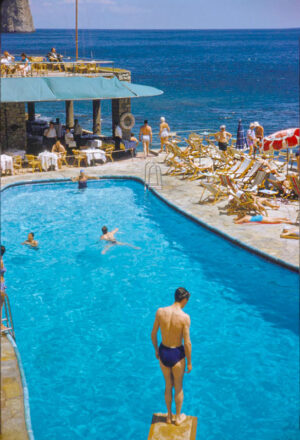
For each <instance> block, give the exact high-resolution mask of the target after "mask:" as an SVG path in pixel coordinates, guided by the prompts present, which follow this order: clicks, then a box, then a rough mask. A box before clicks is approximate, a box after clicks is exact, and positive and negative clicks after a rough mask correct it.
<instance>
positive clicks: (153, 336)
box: [151, 309, 159, 359]
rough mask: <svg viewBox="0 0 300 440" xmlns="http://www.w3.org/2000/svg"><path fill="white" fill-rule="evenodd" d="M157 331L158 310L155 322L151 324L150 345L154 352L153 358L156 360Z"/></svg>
mask: <svg viewBox="0 0 300 440" xmlns="http://www.w3.org/2000/svg"><path fill="white" fill-rule="evenodd" d="M158 329H159V309H158V310H157V312H156V316H155V321H154V324H153V328H152V332H151V340H152V344H153V347H154V350H155V356H156V357H157V359H159V353H158V345H157V332H158Z"/></svg>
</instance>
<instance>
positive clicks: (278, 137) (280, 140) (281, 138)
mask: <svg viewBox="0 0 300 440" xmlns="http://www.w3.org/2000/svg"><path fill="white" fill-rule="evenodd" d="M299 137H300V129H299V128H287V129H286V130H280V131H276V133H273V134H270V136H266V137H265V138H264V139H263V149H264V151H268V150H272V149H273V150H275V151H280V150H282V149H285V148H286V149H287V152H286V162H287V173H288V172H289V149H290V148H294V147H297V146H298V145H299Z"/></svg>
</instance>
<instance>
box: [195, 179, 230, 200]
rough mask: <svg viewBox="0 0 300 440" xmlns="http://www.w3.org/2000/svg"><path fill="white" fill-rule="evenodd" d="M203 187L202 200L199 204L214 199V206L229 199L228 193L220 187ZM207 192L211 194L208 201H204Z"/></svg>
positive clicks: (203, 184) (207, 185)
mask: <svg viewBox="0 0 300 440" xmlns="http://www.w3.org/2000/svg"><path fill="white" fill-rule="evenodd" d="M201 186H203V192H202V194H201V196H200V200H199V202H198V203H204V202H205V201H207V202H208V201H209V200H210V199H211V198H213V200H212V203H213V205H214V204H215V203H217V202H218V201H219V200H221V199H224V198H226V197H227V194H226V192H225V191H224V190H223V189H222V188H220V187H219V186H217V185H214V184H213V183H202V184H201ZM205 191H207V192H209V194H208V196H207V197H206V199H204V200H203V195H204V193H205Z"/></svg>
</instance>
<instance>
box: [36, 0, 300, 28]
mask: <svg viewBox="0 0 300 440" xmlns="http://www.w3.org/2000/svg"><path fill="white" fill-rule="evenodd" d="M29 1H30V5H31V11H32V15H33V20H34V24H35V27H36V28H74V20H75V0H29ZM78 1H79V28H82V29H255V28H266V29H267V28H291V27H300V0H78Z"/></svg>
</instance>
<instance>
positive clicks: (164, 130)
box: [159, 116, 170, 153]
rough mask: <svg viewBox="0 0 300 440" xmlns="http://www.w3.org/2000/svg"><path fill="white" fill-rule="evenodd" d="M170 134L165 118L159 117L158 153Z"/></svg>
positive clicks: (161, 150)
mask: <svg viewBox="0 0 300 440" xmlns="http://www.w3.org/2000/svg"><path fill="white" fill-rule="evenodd" d="M169 135H170V127H169V125H168V124H167V122H166V120H165V118H164V117H163V116H162V117H161V118H160V126H159V136H160V153H162V152H163V149H164V145H165V143H166V142H167V140H168V139H169Z"/></svg>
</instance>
